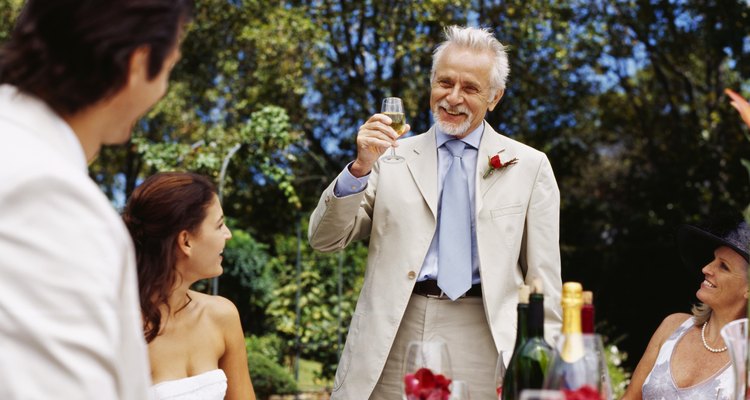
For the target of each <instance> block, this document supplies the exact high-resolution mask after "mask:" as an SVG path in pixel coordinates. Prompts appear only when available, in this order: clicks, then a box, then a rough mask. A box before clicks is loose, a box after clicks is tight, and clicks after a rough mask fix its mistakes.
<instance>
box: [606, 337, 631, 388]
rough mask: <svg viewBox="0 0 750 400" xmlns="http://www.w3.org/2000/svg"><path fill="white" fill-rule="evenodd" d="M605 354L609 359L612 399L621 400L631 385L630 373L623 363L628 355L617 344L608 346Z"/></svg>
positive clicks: (608, 367) (608, 368)
mask: <svg viewBox="0 0 750 400" xmlns="http://www.w3.org/2000/svg"><path fill="white" fill-rule="evenodd" d="M604 353H605V356H606V357H607V370H608V371H609V377H610V379H611V383H612V398H613V399H619V398H621V397H622V395H623V394H624V393H625V389H627V387H628V385H629V384H630V375H631V374H630V372H628V371H627V369H625V366H624V365H623V362H624V361H625V360H627V359H628V354H627V353H624V352H621V351H620V349H619V348H618V347H617V345H616V344H606V345H605V346H604Z"/></svg>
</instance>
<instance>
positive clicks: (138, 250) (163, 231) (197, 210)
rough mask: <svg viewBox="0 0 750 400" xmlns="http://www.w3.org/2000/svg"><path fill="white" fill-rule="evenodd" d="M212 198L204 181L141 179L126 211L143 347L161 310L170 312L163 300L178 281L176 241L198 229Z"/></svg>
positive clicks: (184, 176)
mask: <svg viewBox="0 0 750 400" xmlns="http://www.w3.org/2000/svg"><path fill="white" fill-rule="evenodd" d="M215 198H216V188H215V186H214V184H213V183H212V182H211V181H210V180H209V179H208V178H206V177H204V176H201V175H198V174H194V173H189V172H165V173H158V174H155V175H152V176H151V177H149V178H148V179H146V180H145V181H144V182H143V183H142V184H141V185H140V186H138V187H137V188H136V189H135V190H134V191H133V194H132V195H131V196H130V199H129V200H128V202H127V205H126V206H125V211H124V212H123V216H122V217H123V220H124V222H125V225H126V226H127V228H128V231H130V235H131V237H132V238H133V243H134V245H135V254H136V262H137V265H138V288H139V292H140V293H139V295H140V303H141V311H142V313H143V332H144V335H145V337H146V342H151V341H152V340H154V338H156V336H157V335H158V334H159V332H160V330H161V319H162V314H161V311H160V306H161V305H166V306H167V309H168V310H170V309H169V303H168V302H167V300H168V298H169V296H170V294H171V293H172V290H173V288H174V287H175V283H176V282H177V280H178V279H181V277H180V276H179V274H178V273H177V271H176V269H175V266H176V263H177V249H178V247H177V237H178V235H179V234H180V232H182V231H188V232H195V231H196V230H197V229H199V227H200V225H201V223H202V222H203V220H204V219H205V218H206V214H207V208H208V207H209V206H210V205H211V203H212V202H213V201H214V199H215ZM170 312H171V310H170Z"/></svg>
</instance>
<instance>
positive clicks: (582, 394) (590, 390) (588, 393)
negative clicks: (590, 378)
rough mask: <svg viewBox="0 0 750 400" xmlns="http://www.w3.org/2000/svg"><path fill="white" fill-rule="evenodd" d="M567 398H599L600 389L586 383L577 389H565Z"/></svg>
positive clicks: (587, 399)
mask: <svg viewBox="0 0 750 400" xmlns="http://www.w3.org/2000/svg"><path fill="white" fill-rule="evenodd" d="M562 392H563V394H564V395H565V400H599V399H601V396H600V395H599V391H597V390H596V388H594V387H593V386H591V385H584V386H581V387H579V388H578V389H576V390H563V391H562Z"/></svg>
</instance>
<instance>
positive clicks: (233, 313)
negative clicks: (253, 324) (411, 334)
mask: <svg viewBox="0 0 750 400" xmlns="http://www.w3.org/2000/svg"><path fill="white" fill-rule="evenodd" d="M190 296H191V297H192V298H193V300H194V301H196V302H197V303H198V304H199V305H200V307H201V308H202V309H203V311H204V312H205V313H206V315H207V316H208V317H209V318H211V319H213V320H216V321H217V322H219V323H226V322H230V321H235V320H237V321H239V318H240V313H239V311H238V310H237V306H235V305H234V303H232V301H231V300H229V299H227V298H225V297H221V296H212V295H208V294H205V293H201V292H196V291H193V290H191V291H190Z"/></svg>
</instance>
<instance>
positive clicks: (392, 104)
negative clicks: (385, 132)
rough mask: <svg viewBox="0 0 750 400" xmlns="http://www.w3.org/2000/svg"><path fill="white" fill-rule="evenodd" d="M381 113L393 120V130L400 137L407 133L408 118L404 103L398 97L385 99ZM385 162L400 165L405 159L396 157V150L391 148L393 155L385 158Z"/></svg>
mask: <svg viewBox="0 0 750 400" xmlns="http://www.w3.org/2000/svg"><path fill="white" fill-rule="evenodd" d="M380 111H381V112H382V113H383V114H385V115H387V116H388V118H390V119H391V121H392V122H391V128H393V130H394V131H396V133H397V134H398V135H399V136H400V135H403V134H404V132H405V131H406V129H405V125H406V117H405V116H404V103H403V102H402V101H401V99H400V98H398V97H386V98H384V99H383V105H382V107H381V108H380ZM383 161H385V162H388V163H400V162H403V161H404V157H401V156H399V155H396V149H395V148H393V147H391V154H389V155H387V156H385V157H383Z"/></svg>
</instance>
